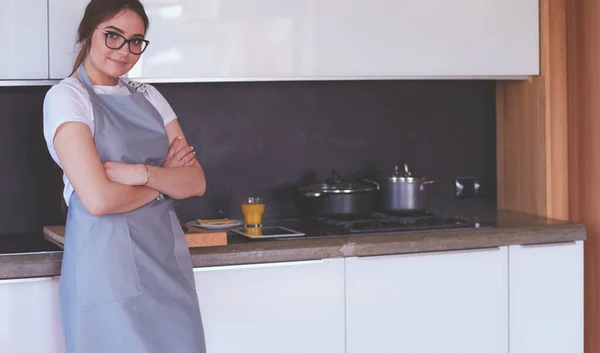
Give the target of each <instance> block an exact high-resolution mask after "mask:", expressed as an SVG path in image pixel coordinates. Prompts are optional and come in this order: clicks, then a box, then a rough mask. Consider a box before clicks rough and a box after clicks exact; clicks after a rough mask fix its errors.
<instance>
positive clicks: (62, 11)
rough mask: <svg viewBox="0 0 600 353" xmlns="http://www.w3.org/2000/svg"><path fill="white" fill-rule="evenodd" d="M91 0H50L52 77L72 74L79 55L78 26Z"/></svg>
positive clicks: (50, 63)
mask: <svg viewBox="0 0 600 353" xmlns="http://www.w3.org/2000/svg"><path fill="white" fill-rule="evenodd" d="M88 3H89V0H48V11H49V14H48V21H49V22H48V30H49V33H48V35H49V38H50V39H49V40H50V47H49V55H50V58H49V67H50V78H51V79H63V78H65V77H68V76H69V75H70V74H71V71H72V69H73V62H74V61H75V58H76V57H77V48H76V46H75V41H76V40H77V27H78V26H79V22H80V21H81V19H82V17H83V12H84V11H85V7H86V6H87V4H88Z"/></svg>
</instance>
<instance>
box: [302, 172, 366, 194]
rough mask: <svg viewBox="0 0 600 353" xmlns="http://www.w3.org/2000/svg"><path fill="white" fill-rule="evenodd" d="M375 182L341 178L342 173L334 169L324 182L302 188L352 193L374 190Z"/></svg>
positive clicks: (325, 191) (304, 189) (327, 192)
mask: <svg viewBox="0 0 600 353" xmlns="http://www.w3.org/2000/svg"><path fill="white" fill-rule="evenodd" d="M375 189H376V186H375V184H371V183H367V182H359V181H355V182H354V181H348V180H344V179H342V178H340V174H339V173H338V172H337V171H336V170H334V171H332V173H331V178H327V179H325V181H324V182H323V183H318V184H311V185H307V186H303V187H301V188H300V190H301V191H304V192H319V193H326V194H351V193H355V192H364V191H373V190H375Z"/></svg>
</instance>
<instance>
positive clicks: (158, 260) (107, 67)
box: [44, 0, 206, 353]
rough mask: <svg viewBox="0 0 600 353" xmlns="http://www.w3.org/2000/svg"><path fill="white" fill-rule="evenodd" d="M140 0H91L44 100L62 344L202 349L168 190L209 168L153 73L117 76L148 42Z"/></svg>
mask: <svg viewBox="0 0 600 353" xmlns="http://www.w3.org/2000/svg"><path fill="white" fill-rule="evenodd" d="M147 29H148V18H147V16H146V14H145V11H144V8H143V7H142V5H141V4H140V3H139V1H138V0H92V1H91V2H90V3H89V4H88V6H87V8H86V11H85V14H84V17H83V20H82V21H81V24H80V26H79V30H78V36H79V40H78V42H79V44H80V45H81V52H80V53H79V56H78V57H77V60H76V63H75V66H74V69H73V74H72V75H71V76H70V77H68V78H66V79H64V80H62V81H61V82H60V83H58V84H57V85H55V86H53V87H52V88H51V89H50V90H49V91H48V93H47V95H46V98H45V101H44V135H45V138H46V142H47V145H48V149H49V151H50V153H51V155H52V157H53V158H54V160H55V161H56V163H57V164H58V165H59V166H60V167H61V168H62V170H63V172H64V176H63V180H64V183H65V188H64V199H65V202H66V203H67V205H68V214H67V224H66V234H65V248H64V255H63V262H62V273H61V279H60V291H59V293H60V312H61V319H62V323H63V331H64V335H65V343H66V348H67V353H83V352H85V353H96V352H97V353H108V352H111V353H112V352H127V353H165V352H177V353H203V352H205V351H206V349H205V343H204V335H203V327H202V320H201V317H200V310H199V308H198V299H197V296H196V291H195V283H194V277H193V273H192V262H191V257H190V253H189V250H188V247H187V244H186V241H185V238H184V234H183V231H182V229H181V227H180V225H179V220H178V218H177V216H176V214H175V211H174V208H173V202H172V200H171V198H174V199H183V198H187V197H191V196H201V195H203V194H204V192H205V189H206V180H205V176H204V172H203V170H202V168H201V167H200V165H199V164H198V162H197V161H196V158H195V152H193V149H192V148H191V147H190V146H188V144H187V140H186V139H185V137H184V135H183V133H182V131H181V128H180V126H179V124H178V122H177V118H176V116H175V113H174V112H173V110H172V109H171V107H170V106H169V104H168V103H167V101H166V100H165V99H164V98H163V96H162V95H161V94H160V93H159V92H158V91H157V90H156V89H155V88H154V87H152V86H150V85H140V84H134V83H133V82H129V81H126V80H123V79H120V78H119V77H120V76H122V75H124V74H126V73H127V72H128V71H129V70H130V69H131V68H132V67H133V66H134V65H135V63H136V62H137V61H138V60H139V58H140V55H141V54H142V53H143V52H144V50H145V49H146V47H147V45H148V43H149V42H148V41H147V40H146V39H145V34H146V31H147Z"/></svg>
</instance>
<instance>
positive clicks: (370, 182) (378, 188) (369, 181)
mask: <svg viewBox="0 0 600 353" xmlns="http://www.w3.org/2000/svg"><path fill="white" fill-rule="evenodd" d="M363 181H364V182H365V183H368V184H373V185H375V187H376V188H377V191H379V190H380V187H379V183H377V182H376V181H373V180H369V179H363Z"/></svg>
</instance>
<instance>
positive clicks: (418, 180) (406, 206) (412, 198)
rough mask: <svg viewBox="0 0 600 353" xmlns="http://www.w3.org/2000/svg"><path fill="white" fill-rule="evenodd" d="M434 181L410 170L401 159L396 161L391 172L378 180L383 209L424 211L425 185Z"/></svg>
mask: <svg viewBox="0 0 600 353" xmlns="http://www.w3.org/2000/svg"><path fill="white" fill-rule="evenodd" d="M434 182H435V181H431V180H428V179H427V178H426V177H421V176H419V175H418V174H417V173H414V172H411V171H410V170H409V168H408V164H407V163H404V162H401V161H400V162H398V163H396V165H395V166H394V172H393V174H392V175H391V176H389V175H386V176H384V177H382V178H381V179H380V180H379V181H378V184H379V187H380V190H381V201H382V208H383V210H384V211H385V212H390V213H396V212H398V213H404V212H415V211H416V212H422V211H425V210H426V209H427V192H426V188H425V186H426V185H428V184H432V183H434Z"/></svg>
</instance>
